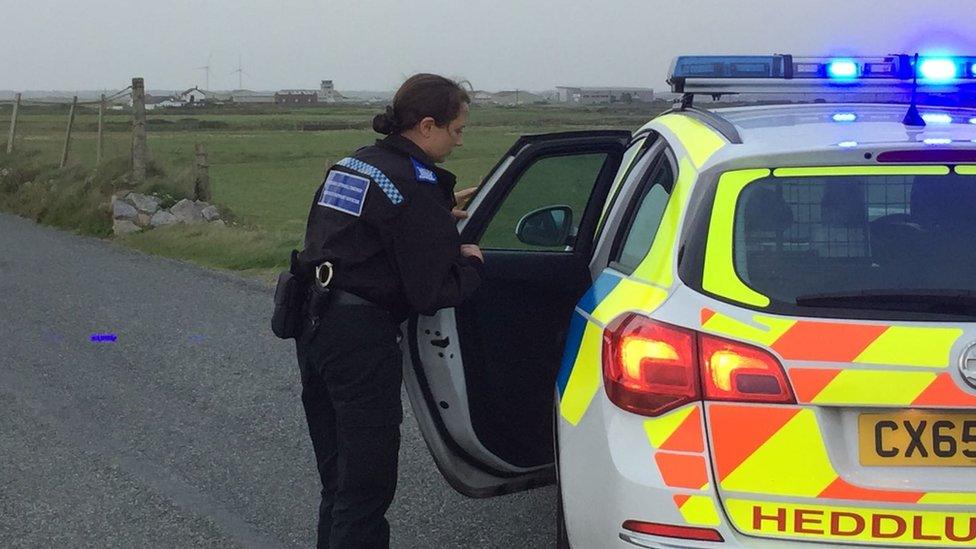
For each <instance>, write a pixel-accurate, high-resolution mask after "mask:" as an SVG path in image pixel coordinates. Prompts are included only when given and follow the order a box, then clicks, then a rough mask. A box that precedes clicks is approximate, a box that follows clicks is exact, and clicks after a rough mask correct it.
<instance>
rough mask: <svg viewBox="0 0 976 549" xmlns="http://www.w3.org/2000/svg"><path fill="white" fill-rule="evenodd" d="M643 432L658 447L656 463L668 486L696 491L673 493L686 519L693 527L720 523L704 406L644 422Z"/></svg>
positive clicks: (691, 406)
mask: <svg viewBox="0 0 976 549" xmlns="http://www.w3.org/2000/svg"><path fill="white" fill-rule="evenodd" d="M644 431H645V432H646V433H647V438H648V440H649V441H650V443H651V446H652V447H653V448H654V449H655V452H654V463H655V464H656V465H657V468H658V470H659V471H660V473H661V479H662V480H663V481H664V484H665V485H666V486H668V487H669V488H674V489H678V490H694V491H696V492H697V493H694V494H681V493H677V494H675V495H674V503H675V505H677V507H678V511H679V512H680V513H681V516H682V517H683V518H684V519H685V522H686V523H688V524H690V525H694V526H717V525H719V524H720V523H721V519H720V518H719V513H718V507H717V506H716V504H715V500H714V498H713V497H712V495H711V494H707V493H705V491H706V490H709V488H711V480H710V477H709V474H710V473H709V464H708V459H707V457H706V455H705V430H704V422H703V418H702V405H701V404H700V403H696V404H689V405H687V406H684V407H682V408H679V409H677V410H674V411H672V412H669V413H667V414H665V415H663V416H661V417H656V418H650V419H648V420H646V421H645V422H644Z"/></svg>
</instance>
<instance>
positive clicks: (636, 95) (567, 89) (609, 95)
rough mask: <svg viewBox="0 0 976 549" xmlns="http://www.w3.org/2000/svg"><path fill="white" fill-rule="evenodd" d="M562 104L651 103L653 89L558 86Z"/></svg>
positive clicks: (557, 90) (557, 89)
mask: <svg viewBox="0 0 976 549" xmlns="http://www.w3.org/2000/svg"><path fill="white" fill-rule="evenodd" d="M556 92H557V94H558V95H559V102H560V103H571V104H577V105H593V104H598V103H637V102H640V103H650V102H651V101H654V90H653V89H651V88H627V87H605V88H602V87H581V86H575V87H574V86H557V87H556Z"/></svg>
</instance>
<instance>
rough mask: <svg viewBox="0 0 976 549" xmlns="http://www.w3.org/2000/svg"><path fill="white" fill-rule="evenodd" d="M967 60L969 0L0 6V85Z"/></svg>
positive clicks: (651, 82) (475, 80) (512, 80)
mask: <svg viewBox="0 0 976 549" xmlns="http://www.w3.org/2000/svg"><path fill="white" fill-rule="evenodd" d="M916 50H920V51H923V52H926V51H936V50H938V51H952V52H956V53H970V54H974V55H976V0H876V1H861V0H789V1H774V0H729V1H718V0H671V1H667V2H663V1H658V0H604V1H602V2H590V1H582V0H559V1H557V0H492V1H490V2H489V1H476V2H472V1H466V0H402V1H395V0H375V1H374V0H347V1H334V0H318V1H312V0H152V1H143V0H130V1H129V2H113V1H109V0H27V1H25V0H0V89H13V90H24V89H60V90H79V89H102V88H106V89H117V88H123V87H125V86H127V85H128V84H129V82H130V80H131V78H132V77H133V76H143V77H145V79H146V84H147V87H149V88H153V89H176V88H187V87H190V86H192V85H196V84H199V85H200V86H201V87H202V86H204V80H205V77H204V72H203V71H202V70H197V69H195V67H201V66H204V65H206V64H207V62H208V56H209V58H210V66H211V71H212V72H211V77H210V86H211V88H213V89H232V88H236V87H237V75H236V74H232V71H234V70H235V69H236V68H237V64H238V56H241V59H242V60H243V66H244V70H245V71H246V72H247V74H246V75H244V77H243V81H244V87H246V88H250V89H256V90H275V89H280V88H317V87H318V83H319V80H322V79H332V80H335V83H336V87H337V88H338V89H339V90H364V89H368V90H387V89H394V88H395V87H396V86H398V85H399V84H400V83H401V82H402V81H403V80H404V79H405V78H406V77H407V76H409V75H410V74H412V73H415V72H420V71H430V72H438V73H442V74H445V75H448V76H452V77H455V78H466V79H468V80H469V81H470V82H471V83H472V84H473V86H474V87H475V88H476V89H487V90H500V89H514V88H521V89H532V90H542V89H548V88H552V87H554V86H557V85H584V86H586V85H618V86H649V87H654V88H656V89H661V88H663V87H664V81H665V78H666V72H667V69H668V66H669V64H670V61H671V59H672V58H673V57H674V56H675V55H678V54H683V53H774V52H778V53H793V54H841V53H844V54H885V53H891V52H914V51H916Z"/></svg>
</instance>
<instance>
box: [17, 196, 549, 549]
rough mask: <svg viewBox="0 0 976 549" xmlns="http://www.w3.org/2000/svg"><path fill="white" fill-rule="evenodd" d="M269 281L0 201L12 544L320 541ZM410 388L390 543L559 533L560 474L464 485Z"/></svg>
mask: <svg viewBox="0 0 976 549" xmlns="http://www.w3.org/2000/svg"><path fill="white" fill-rule="evenodd" d="M271 293H272V292H271V290H269V289H268V288H265V287H263V286H262V285H261V284H259V283H257V282H253V281H248V280H244V279H240V278H237V277H235V276H232V275H228V274H224V273H219V272H216V271H211V270H207V269H203V268H200V267H196V266H193V265H188V264H184V263H180V262H176V261H171V260H167V259H163V258H158V257H153V256H149V255H145V254H142V253H139V252H135V251H131V250H127V249H125V248H122V247H119V246H116V245H114V244H112V243H110V242H106V241H101V240H98V239H92V238H86V237H80V236H75V235H71V234H67V233H63V232H59V231H56V230H53V229H50V228H46V227H41V226H37V225H35V224H34V223H32V222H30V221H28V220H24V219H21V218H17V217H13V216H9V215H6V214H0V547H311V546H314V535H313V531H314V517H315V509H316V505H317V490H318V479H317V476H316V472H315V467H314V463H313V459H312V448H311V444H310V443H309V441H308V435H307V432H306V431H305V423H304V417H303V415H302V409H301V404H300V401H299V390H300V383H299V378H298V372H297V365H296V363H295V358H294V345H293V344H292V342H290V341H289V342H284V341H281V340H278V339H275V338H274V336H273V335H272V334H271V333H270V330H269V328H268V317H269V314H270V306H269V305H270V302H271ZM95 333H114V334H116V335H117V337H118V339H117V341H115V342H114V343H109V342H92V341H91V335H92V334H95ZM404 402H405V408H406V409H405V420H404V423H403V428H402V431H403V445H402V448H401V451H400V462H401V468H400V484H399V489H398V492H397V498H396V500H395V501H394V503H393V506H392V508H391V509H390V512H389V515H388V516H389V518H390V521H391V524H392V529H393V545H394V546H395V547H506V548H513V547H519V548H521V547H548V546H551V545H552V541H551V540H552V538H553V520H554V515H553V505H554V500H555V494H554V491H553V489H552V488H551V487H550V488H543V489H539V490H534V491H530V492H526V493H522V494H515V495H510V496H504V497H499V498H493V499H488V500H472V499H468V498H465V497H463V496H461V495H459V494H457V493H455V492H454V491H453V490H452V489H451V488H450V487H449V486H448V485H447V483H446V482H445V481H444V480H443V479H442V478H441V477H440V475H439V474H438V472H437V470H436V469H435V467H434V464H433V461H432V460H431V458H430V456H429V454H428V453H427V450H426V447H425V446H424V443H423V440H422V439H421V436H420V434H419V432H418V430H417V426H416V421H415V420H414V418H413V415H412V413H411V411H410V409H409V404H407V403H406V399H404Z"/></svg>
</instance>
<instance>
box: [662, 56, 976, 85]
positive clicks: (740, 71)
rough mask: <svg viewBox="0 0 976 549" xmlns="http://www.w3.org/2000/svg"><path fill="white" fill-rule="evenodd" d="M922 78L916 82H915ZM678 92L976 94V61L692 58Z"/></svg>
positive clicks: (679, 75)
mask: <svg viewBox="0 0 976 549" xmlns="http://www.w3.org/2000/svg"><path fill="white" fill-rule="evenodd" d="M916 79H917V82H916ZM668 82H669V83H670V84H671V87H672V90H673V91H674V92H676V93H692V94H711V95H723V94H727V93H782V92H783V91H784V88H788V89H790V90H791V91H803V92H813V93H816V92H838V93H851V92H870V93H883V92H897V91H914V90H915V89H916V86H917V91H919V92H933V93H938V92H942V93H953V92H958V91H962V90H963V89H967V90H969V91H976V56H921V57H915V56H909V55H904V54H893V55H885V56H877V57H837V58H832V57H799V56H793V55H735V56H711V55H688V56H680V57H678V58H677V59H675V61H674V64H673V65H672V68H671V75H670V78H669V79H668Z"/></svg>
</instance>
